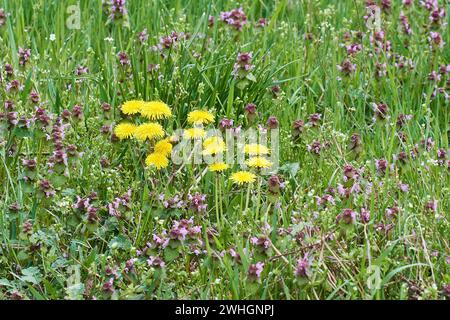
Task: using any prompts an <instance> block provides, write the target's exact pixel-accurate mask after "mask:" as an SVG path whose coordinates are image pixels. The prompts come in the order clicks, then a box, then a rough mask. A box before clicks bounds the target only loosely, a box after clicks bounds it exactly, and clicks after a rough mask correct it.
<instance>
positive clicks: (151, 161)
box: [145, 152, 169, 170]
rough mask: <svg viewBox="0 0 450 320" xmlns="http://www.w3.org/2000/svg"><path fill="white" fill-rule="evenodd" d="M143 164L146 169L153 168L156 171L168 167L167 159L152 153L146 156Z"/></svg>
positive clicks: (159, 154)
mask: <svg viewBox="0 0 450 320" xmlns="http://www.w3.org/2000/svg"><path fill="white" fill-rule="evenodd" d="M145 164H146V165H147V167H150V166H154V167H155V168H156V169H158V170H160V169H162V168H166V167H167V166H168V165H169V159H167V157H166V156H165V155H163V154H161V153H158V152H153V153H150V154H149V155H148V156H147V158H146V159H145Z"/></svg>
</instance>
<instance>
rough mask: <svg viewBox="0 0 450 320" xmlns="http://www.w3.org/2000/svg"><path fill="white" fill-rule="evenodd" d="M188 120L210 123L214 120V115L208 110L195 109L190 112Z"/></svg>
mask: <svg viewBox="0 0 450 320" xmlns="http://www.w3.org/2000/svg"><path fill="white" fill-rule="evenodd" d="M187 120H188V122H189V123H204V124H208V123H211V122H214V115H213V114H212V113H211V112H209V111H206V110H194V111H191V112H189V114H188V118H187Z"/></svg>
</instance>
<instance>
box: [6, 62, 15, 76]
mask: <svg viewBox="0 0 450 320" xmlns="http://www.w3.org/2000/svg"><path fill="white" fill-rule="evenodd" d="M4 69H5V74H6V77H7V78H10V77H12V76H13V75H14V68H13V66H12V65H11V64H9V63H6V64H5V67H4Z"/></svg>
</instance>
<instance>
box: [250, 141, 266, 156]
mask: <svg viewBox="0 0 450 320" xmlns="http://www.w3.org/2000/svg"><path fill="white" fill-rule="evenodd" d="M244 152H245V153H246V154H250V155H261V154H269V153H270V150H269V149H268V148H267V147H266V146H264V145H262V144H257V143H251V144H246V145H245V146H244Z"/></svg>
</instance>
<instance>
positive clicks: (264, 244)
mask: <svg viewBox="0 0 450 320" xmlns="http://www.w3.org/2000/svg"><path fill="white" fill-rule="evenodd" d="M250 241H251V243H252V244H253V245H254V246H255V247H256V248H257V249H258V250H260V251H262V252H266V251H267V250H269V249H270V245H271V242H270V239H269V238H268V237H267V236H260V237H252V238H251V239H250Z"/></svg>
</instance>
